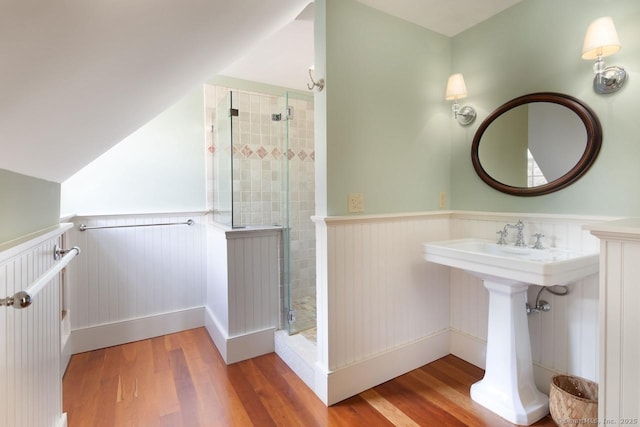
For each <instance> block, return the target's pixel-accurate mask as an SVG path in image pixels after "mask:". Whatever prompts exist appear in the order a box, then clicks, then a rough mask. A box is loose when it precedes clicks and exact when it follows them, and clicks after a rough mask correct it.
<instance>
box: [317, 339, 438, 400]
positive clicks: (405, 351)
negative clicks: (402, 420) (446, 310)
mask: <svg viewBox="0 0 640 427" xmlns="http://www.w3.org/2000/svg"><path fill="white" fill-rule="evenodd" d="M449 347H450V334H449V330H448V329H447V330H445V331H441V332H438V333H436V334H433V335H431V336H429V337H425V338H423V339H420V340H417V341H414V342H412V343H409V344H407V345H404V346H402V347H399V348H396V349H394V350H391V351H388V352H386V353H383V354H378V355H376V356H374V357H372V358H370V359H367V360H363V361H361V362H358V363H354V364H353V365H350V366H346V367H344V368H341V369H338V370H336V371H332V372H328V373H322V372H317V375H316V388H315V390H314V392H316V394H317V395H318V397H319V398H320V399H321V400H322V401H323V402H324V403H325V404H327V405H333V404H334V403H337V402H340V401H341V400H344V399H346V398H348V397H351V396H353V395H356V394H358V393H360V392H361V391H363V390H368V389H370V388H372V387H375V386H377V385H378V384H382V383H383V382H385V381H389V380H391V379H393V378H396V377H398V376H400V375H402V374H405V373H407V372H409V371H412V370H414V369H417V368H419V367H421V366H424V365H426V364H428V363H431V362H433V361H434V360H437V359H440V358H442V357H444V356H446V355H448V354H449ZM316 369H318V366H317V365H316ZM327 390H328V392H327Z"/></svg>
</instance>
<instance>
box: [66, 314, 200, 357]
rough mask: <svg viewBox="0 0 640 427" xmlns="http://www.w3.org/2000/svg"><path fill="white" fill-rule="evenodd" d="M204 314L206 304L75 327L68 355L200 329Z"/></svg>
mask: <svg viewBox="0 0 640 427" xmlns="http://www.w3.org/2000/svg"><path fill="white" fill-rule="evenodd" d="M204 313H205V311H204V307H194V308H189V309H185V310H179V311H173V312H169V313H161V314H155V315H151V316H146V317H140V318H136V319H130V320H124V321H121V322H115V323H108V324H103V325H97V326H91V327H88V328H83V329H76V330H73V331H71V336H70V337H69V341H68V343H67V346H66V347H68V349H69V353H68V354H77V353H82V352H85V351H92V350H97V349H99V348H105V347H111V346H114V345H120V344H125V343H128V342H133V341H139V340H144V339H148V338H153V337H157V336H161V335H167V334H173V333H176V332H180V331H185V330H188V329H193V328H198V327H201V326H204V320H205V319H204V318H205V315H204Z"/></svg>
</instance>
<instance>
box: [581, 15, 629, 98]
mask: <svg viewBox="0 0 640 427" xmlns="http://www.w3.org/2000/svg"><path fill="white" fill-rule="evenodd" d="M621 48H622V45H621V44H620V40H618V33H617V32H616V27H615V26H614V25H613V19H611V17H609V16H604V17H602V18H598V19H596V20H595V21H593V22H592V23H591V24H589V27H588V28H587V34H586V35H585V36H584V43H583V44H582V59H595V60H596V63H595V65H594V66H593V71H594V73H596V76H595V77H594V79H593V90H594V91H595V92H596V93H600V94H605V93H613V92H616V91H617V90H619V89H620V88H621V87H622V86H623V85H624V82H625V80H626V79H627V72H626V71H625V70H624V68H622V67H617V66H611V67H605V64H604V61H603V60H602V58H604V57H605V56H609V55H613V54H614V53H616V52H617V51H619V50H620V49H621Z"/></svg>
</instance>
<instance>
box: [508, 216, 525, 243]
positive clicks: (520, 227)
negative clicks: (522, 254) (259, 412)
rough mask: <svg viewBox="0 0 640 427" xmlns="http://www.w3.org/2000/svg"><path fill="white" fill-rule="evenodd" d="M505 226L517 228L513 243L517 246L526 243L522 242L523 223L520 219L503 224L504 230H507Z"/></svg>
mask: <svg viewBox="0 0 640 427" xmlns="http://www.w3.org/2000/svg"><path fill="white" fill-rule="evenodd" d="M507 228H515V229H516V230H518V234H516V243H515V245H516V246H517V247H519V248H524V247H526V246H527V244H526V243H525V242H524V233H523V230H524V223H523V222H522V220H518V222H516V223H515V224H507V225H505V226H504V231H507Z"/></svg>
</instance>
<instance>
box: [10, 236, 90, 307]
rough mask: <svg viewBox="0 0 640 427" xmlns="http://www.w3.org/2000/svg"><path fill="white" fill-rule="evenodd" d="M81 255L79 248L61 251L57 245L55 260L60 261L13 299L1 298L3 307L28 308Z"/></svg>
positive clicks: (12, 297)
mask: <svg viewBox="0 0 640 427" xmlns="http://www.w3.org/2000/svg"><path fill="white" fill-rule="evenodd" d="M79 253H80V248H79V247H77V246H74V247H72V248H71V249H60V247H59V246H58V245H55V247H54V249H53V259H55V260H56V261H57V260H60V261H59V262H56V263H55V264H54V265H53V266H52V267H51V268H50V269H49V270H47V272H46V273H44V274H43V275H42V276H40V277H39V278H38V279H37V280H36V281H35V282H33V283H32V284H31V286H29V287H28V288H27V289H25V290H23V291H19V292H16V293H15V294H14V295H13V296H11V297H6V298H0V307H1V306H7V307H9V306H11V307H13V308H27V307H29V306H30V305H31V303H32V302H33V299H34V298H35V296H36V295H37V294H38V292H40V291H41V290H42V288H44V287H45V285H46V284H47V283H49V282H51V280H52V279H53V278H54V277H55V276H56V275H57V274H58V273H59V272H60V271H61V270H62V269H63V268H65V267H66V266H67V264H69V263H70V262H71V260H72V259H73V258H74V257H75V256H76V255H78V254H79Z"/></svg>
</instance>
